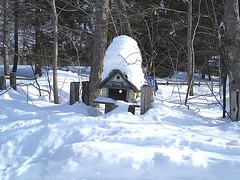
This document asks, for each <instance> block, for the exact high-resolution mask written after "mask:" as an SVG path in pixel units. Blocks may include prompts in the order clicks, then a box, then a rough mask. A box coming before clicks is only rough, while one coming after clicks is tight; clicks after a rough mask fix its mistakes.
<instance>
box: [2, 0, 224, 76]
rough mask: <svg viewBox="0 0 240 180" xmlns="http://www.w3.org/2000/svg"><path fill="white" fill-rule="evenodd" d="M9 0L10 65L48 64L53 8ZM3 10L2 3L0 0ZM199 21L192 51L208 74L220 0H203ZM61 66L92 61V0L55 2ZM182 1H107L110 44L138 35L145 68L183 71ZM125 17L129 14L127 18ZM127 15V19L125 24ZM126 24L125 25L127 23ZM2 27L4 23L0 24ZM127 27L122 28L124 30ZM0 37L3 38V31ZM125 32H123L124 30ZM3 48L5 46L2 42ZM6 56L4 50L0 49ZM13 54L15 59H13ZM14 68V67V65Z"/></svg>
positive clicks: (159, 71) (214, 53) (215, 50)
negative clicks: (119, 37) (116, 37)
mask: <svg viewBox="0 0 240 180" xmlns="http://www.w3.org/2000/svg"><path fill="white" fill-rule="evenodd" d="M4 2H8V7H9V8H8V17H9V25H8V34H9V36H8V39H9V42H8V52H9V55H11V56H10V57H9V58H10V60H9V61H10V63H13V62H15V64H16V63H17V62H18V61H19V62H18V63H27V64H30V63H31V64H34V65H36V73H38V74H40V75H41V72H40V71H39V70H40V67H41V66H42V65H49V64H51V63H50V62H51V56H52V43H53V27H52V23H51V21H52V18H51V14H52V11H51V6H50V3H49V2H48V1H47V0H37V1H36V0H4ZM198 2H199V1H193V28H195V25H196V22H197V19H198V10H199V3H198ZM0 5H1V14H3V13H4V12H5V11H4V3H3V2H1V4H0ZM200 5H201V7H200V8H201V14H200V16H201V17H200V22H199V25H198V28H197V31H196V38H195V41H194V50H195V55H196V68H197V69H198V71H200V72H201V73H203V74H209V72H210V71H211V70H212V69H211V68H209V60H211V59H213V58H217V57H218V55H219V52H218V48H217V42H218V34H217V31H218V26H219V25H220V23H221V22H222V19H223V12H224V9H223V3H221V1H216V0H202V3H201V4H200ZM56 7H57V12H58V13H59V12H60V13H59V17H58V18H59V22H58V24H59V45H58V46H59V60H58V62H59V65H60V66H65V65H66V66H67V65H72V64H81V65H90V62H91V59H92V54H93V48H92V47H93V36H94V24H95V12H96V1H93V0H68V1H66V0H59V1H56ZM187 7H188V6H187V2H186V1H184V0H175V1H172V0H164V1H158V0H138V1H133V0H126V1H123V0H112V1H110V2H109V9H110V14H109V18H108V19H109V20H108V29H109V30H108V44H109V43H110V42H111V41H112V39H113V38H114V37H115V36H117V35H121V34H127V35H129V36H132V37H133V38H134V39H136V40H137V41H138V43H139V46H140V48H141V50H142V56H143V60H144V66H146V67H148V68H149V71H152V69H153V67H154V69H155V70H156V75H159V76H160V75H168V73H169V72H170V73H171V72H173V71H176V70H182V71H184V70H186V69H187V64H188V63H187V38H186V37H187V26H188V24H187V22H188V20H187V19H188V15H187V14H188V8H187ZM126 16H127V18H125V17H126ZM126 19H127V20H128V22H126ZM3 22H4V21H3V19H1V23H2V24H4V23H3ZM125 24H127V25H125ZM2 27H3V26H2ZM125 27H126V28H127V29H126V30H124V29H123V28H125ZM3 29H4V28H2V31H1V37H3V34H4V33H3V32H4V30H3ZM123 32H125V33H123ZM1 48H3V45H2V46H1ZM1 53H2V56H1V57H3V55H4V53H3V50H2V51H1ZM14 56H15V57H14ZM15 71H16V68H15Z"/></svg>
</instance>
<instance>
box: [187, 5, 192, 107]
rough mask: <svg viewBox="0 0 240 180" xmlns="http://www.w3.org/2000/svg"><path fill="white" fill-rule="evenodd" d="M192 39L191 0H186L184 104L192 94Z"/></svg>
mask: <svg viewBox="0 0 240 180" xmlns="http://www.w3.org/2000/svg"><path fill="white" fill-rule="evenodd" d="M192 43H193V41H192V0H189V1H188V31H187V52H188V56H187V59H188V70H187V78H188V90H187V95H186V98H185V105H186V104H187V101H188V96H189V95H190V96H193V85H194V79H193V73H194V61H193V44H192Z"/></svg>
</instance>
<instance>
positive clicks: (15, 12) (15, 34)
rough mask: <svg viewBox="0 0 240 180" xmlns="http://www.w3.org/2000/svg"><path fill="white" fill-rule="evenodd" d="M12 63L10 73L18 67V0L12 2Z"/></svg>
mask: <svg viewBox="0 0 240 180" xmlns="http://www.w3.org/2000/svg"><path fill="white" fill-rule="evenodd" d="M14 51H15V52H14V62H13V69H12V72H17V65H18V56H19V55H18V0H14Z"/></svg>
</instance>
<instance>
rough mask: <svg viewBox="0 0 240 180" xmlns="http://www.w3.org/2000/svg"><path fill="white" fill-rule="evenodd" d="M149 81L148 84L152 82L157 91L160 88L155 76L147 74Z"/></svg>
mask: <svg viewBox="0 0 240 180" xmlns="http://www.w3.org/2000/svg"><path fill="white" fill-rule="evenodd" d="M145 78H146V80H147V83H148V84H152V86H153V87H154V89H155V91H156V92H157V90H158V85H157V81H156V79H154V77H153V76H145Z"/></svg>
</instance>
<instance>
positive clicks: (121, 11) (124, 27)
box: [116, 0, 132, 37]
mask: <svg viewBox="0 0 240 180" xmlns="http://www.w3.org/2000/svg"><path fill="white" fill-rule="evenodd" d="M116 2H117V7H118V16H119V20H120V30H121V34H122V35H128V36H130V37H132V30H131V26H130V23H129V21H128V17H127V10H126V6H125V1H124V0H117V1H116Z"/></svg>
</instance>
